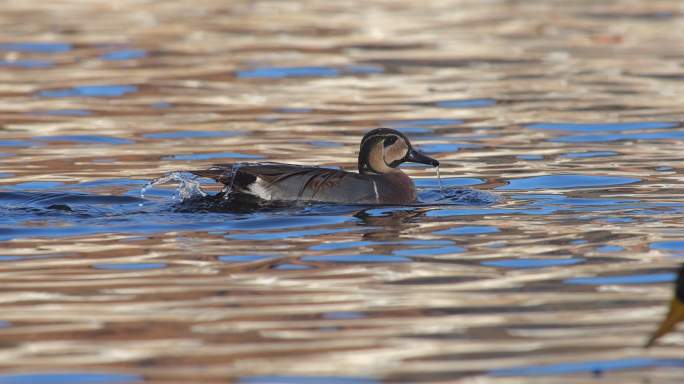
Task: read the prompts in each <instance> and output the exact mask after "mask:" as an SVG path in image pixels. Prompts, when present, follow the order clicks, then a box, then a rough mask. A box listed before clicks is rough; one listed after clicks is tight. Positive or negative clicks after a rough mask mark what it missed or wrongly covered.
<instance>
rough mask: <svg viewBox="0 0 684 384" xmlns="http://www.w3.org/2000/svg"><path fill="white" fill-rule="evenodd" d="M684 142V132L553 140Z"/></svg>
mask: <svg viewBox="0 0 684 384" xmlns="http://www.w3.org/2000/svg"><path fill="white" fill-rule="evenodd" d="M667 139H670V140H684V132H682V131H673V132H652V133H615V134H609V135H573V136H561V137H557V138H554V139H551V140H550V141H552V142H557V143H600V142H608V141H624V140H667Z"/></svg>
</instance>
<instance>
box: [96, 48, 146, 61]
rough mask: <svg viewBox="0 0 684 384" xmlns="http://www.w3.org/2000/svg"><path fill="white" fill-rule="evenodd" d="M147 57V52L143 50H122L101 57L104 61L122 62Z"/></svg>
mask: <svg viewBox="0 0 684 384" xmlns="http://www.w3.org/2000/svg"><path fill="white" fill-rule="evenodd" d="M146 56H147V51H145V50H143V49H122V50H119V51H112V52H107V53H105V54H104V55H102V56H101V58H102V60H106V61H124V60H135V59H142V58H144V57H146Z"/></svg>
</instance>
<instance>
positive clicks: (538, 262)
mask: <svg viewBox="0 0 684 384" xmlns="http://www.w3.org/2000/svg"><path fill="white" fill-rule="evenodd" d="M584 261H585V259H583V258H579V257H578V258H557V259H551V258H549V259H542V258H534V259H526V258H516V259H500V260H492V261H483V262H481V263H480V264H482V265H484V266H486V267H497V268H514V269H530V268H546V267H560V266H566V265H575V264H579V263H583V262H584Z"/></svg>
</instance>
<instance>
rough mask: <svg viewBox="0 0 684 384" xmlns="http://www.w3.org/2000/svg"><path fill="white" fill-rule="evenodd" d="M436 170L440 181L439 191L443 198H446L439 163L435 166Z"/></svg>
mask: <svg viewBox="0 0 684 384" xmlns="http://www.w3.org/2000/svg"><path fill="white" fill-rule="evenodd" d="M435 170H437V181H438V182H439V193H440V194H441V195H442V198H444V197H445V196H444V186H443V185H442V177H441V175H440V174H439V165H438V166H436V167H435Z"/></svg>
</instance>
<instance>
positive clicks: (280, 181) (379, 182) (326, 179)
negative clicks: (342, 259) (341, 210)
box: [191, 128, 439, 204]
mask: <svg viewBox="0 0 684 384" xmlns="http://www.w3.org/2000/svg"><path fill="white" fill-rule="evenodd" d="M404 162H416V163H422V164H429V165H432V166H438V165H439V162H438V161H437V160H435V159H432V158H430V157H428V156H426V155H424V154H422V153H420V152H418V151H416V150H415V149H413V148H412V147H411V143H410V142H409V140H408V138H407V137H406V136H404V135H403V134H402V133H400V132H398V131H395V130H392V129H386V128H380V129H375V130H373V131H370V132H368V133H367V134H366V135H365V136H364V137H363V139H362V140H361V146H360V150H359V158H358V167H359V173H354V172H347V171H341V170H335V169H327V168H319V167H307V166H300V165H291V164H280V163H259V164H219V165H215V166H213V167H211V168H209V169H205V170H197V171H191V172H192V173H194V174H195V175H198V176H202V177H208V178H211V179H214V180H216V181H218V182H220V183H223V184H225V185H226V187H227V188H226V192H227V193H230V194H231V196H240V195H248V196H252V197H258V198H259V199H262V200H266V201H317V202H330V203H341V204H409V203H412V202H414V201H415V200H416V191H415V186H414V185H413V182H412V181H411V179H410V178H409V177H408V176H407V175H406V174H405V173H404V172H402V171H401V170H400V169H399V168H397V167H398V166H399V165H400V164H401V163H404Z"/></svg>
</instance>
